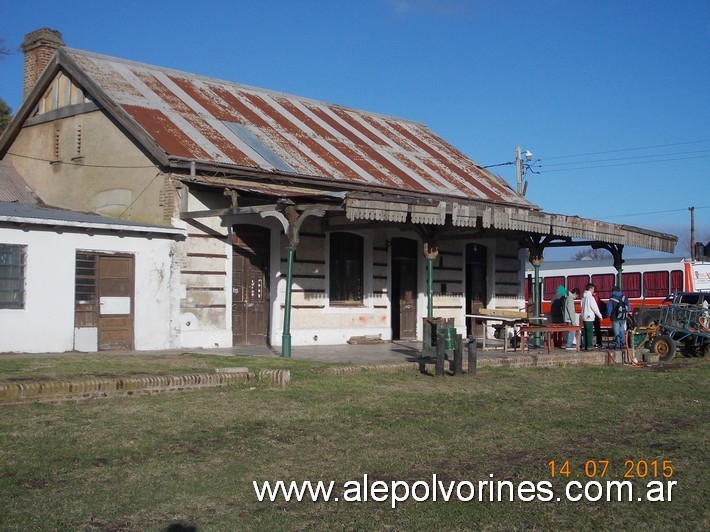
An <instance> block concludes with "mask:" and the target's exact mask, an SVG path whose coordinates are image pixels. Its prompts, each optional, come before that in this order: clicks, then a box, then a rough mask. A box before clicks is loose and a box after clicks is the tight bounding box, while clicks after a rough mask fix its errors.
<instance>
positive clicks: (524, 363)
mask: <svg viewBox="0 0 710 532" xmlns="http://www.w3.org/2000/svg"><path fill="white" fill-rule="evenodd" d="M612 360H613V358H612ZM448 362H449V364H452V361H451V360H449V361H448ZM612 363H613V362H610V359H609V354H608V353H607V352H606V351H594V352H592V353H576V352H575V353H563V354H555V355H548V354H540V355H515V356H509V357H492V358H483V359H481V358H479V359H478V362H477V364H476V367H478V368H481V367H506V368H525V367H541V368H542V367H547V368H549V367H554V366H560V365H562V366H567V365H583V364H588V365H590V366H608V365H611V364H612ZM420 365H421V363H420V362H394V363H391V364H363V365H358V366H341V367H336V366H331V367H327V368H323V370H322V371H323V372H324V373H327V374H330V375H348V374H351V373H359V372H363V371H381V372H387V373H394V372H396V371H407V370H412V369H414V370H416V371H419V368H420ZM424 365H425V367H426V369H427V371H431V372H432V373H433V372H434V366H435V365H434V363H433V362H426V361H425V362H424ZM463 369H464V371H466V370H468V360H467V359H466V358H464V360H463Z"/></svg>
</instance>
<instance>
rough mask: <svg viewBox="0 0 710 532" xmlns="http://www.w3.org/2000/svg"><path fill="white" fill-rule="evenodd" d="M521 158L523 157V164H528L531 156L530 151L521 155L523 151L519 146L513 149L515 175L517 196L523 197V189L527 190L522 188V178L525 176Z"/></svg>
mask: <svg viewBox="0 0 710 532" xmlns="http://www.w3.org/2000/svg"><path fill="white" fill-rule="evenodd" d="M523 156H525V162H526V163H529V162H530V160H531V159H532V156H533V154H532V153H531V152H530V150H525V153H523V150H522V149H521V148H520V146H517V147H516V148H515V174H516V178H517V182H518V195H520V196H524V195H525V188H527V187H523V176H524V175H525V166H524V165H523V164H524V163H523ZM526 166H527V165H526Z"/></svg>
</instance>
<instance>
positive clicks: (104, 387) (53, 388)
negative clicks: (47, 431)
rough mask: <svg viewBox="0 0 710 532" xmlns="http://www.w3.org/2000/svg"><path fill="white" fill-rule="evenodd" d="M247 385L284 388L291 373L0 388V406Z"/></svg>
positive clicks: (41, 383) (278, 371) (46, 383)
mask: <svg viewBox="0 0 710 532" xmlns="http://www.w3.org/2000/svg"><path fill="white" fill-rule="evenodd" d="M249 382H266V383H268V384H269V385H271V386H281V387H284V386H286V385H287V384H288V383H289V382H291V372H290V371H289V370H283V369H265V370H261V371H260V372H259V373H258V374H254V373H252V372H247V371H245V372H239V373H224V372H217V373H214V374H207V373H203V374H195V375H171V376H157V377H154V376H151V377H126V378H118V379H88V380H84V381H76V380H70V381H39V382H27V383H10V384H0V405H18V404H26V403H32V402H42V403H61V402H66V401H85V400H89V399H100V398H106V397H131V396H139V395H151V394H157V393H165V392H182V391H192V390H203V389H209V388H215V387H219V386H227V385H230V384H245V383H249Z"/></svg>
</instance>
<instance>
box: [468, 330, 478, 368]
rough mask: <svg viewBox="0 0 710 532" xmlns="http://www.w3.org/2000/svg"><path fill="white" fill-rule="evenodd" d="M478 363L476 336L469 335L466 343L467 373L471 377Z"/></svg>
mask: <svg viewBox="0 0 710 532" xmlns="http://www.w3.org/2000/svg"><path fill="white" fill-rule="evenodd" d="M477 364H478V346H477V345H476V337H475V336H471V338H470V339H469V343H468V374H469V375H470V376H471V377H474V376H475V375H476V365H477Z"/></svg>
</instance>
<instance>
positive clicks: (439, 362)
mask: <svg viewBox="0 0 710 532" xmlns="http://www.w3.org/2000/svg"><path fill="white" fill-rule="evenodd" d="M445 359H446V351H445V349H444V335H443V334H441V332H438V333H437V337H436V374H437V376H438V375H443V374H444V360H445Z"/></svg>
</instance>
